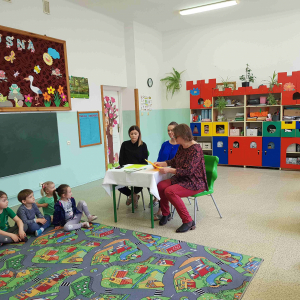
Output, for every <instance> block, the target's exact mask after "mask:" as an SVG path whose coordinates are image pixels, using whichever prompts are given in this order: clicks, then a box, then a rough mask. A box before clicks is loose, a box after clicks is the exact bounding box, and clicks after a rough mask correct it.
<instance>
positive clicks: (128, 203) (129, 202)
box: [126, 196, 132, 206]
mask: <svg viewBox="0 0 300 300" xmlns="http://www.w3.org/2000/svg"><path fill="white" fill-rule="evenodd" d="M131 203H132V200H131V196H128V197H127V200H126V205H127V206H129V205H130V204H131Z"/></svg>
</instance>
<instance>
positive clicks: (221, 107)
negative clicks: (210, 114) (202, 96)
mask: <svg viewBox="0 0 300 300" xmlns="http://www.w3.org/2000/svg"><path fill="white" fill-rule="evenodd" d="M216 102H217V109H218V111H219V113H220V114H221V115H222V114H223V110H224V108H225V107H226V104H227V102H226V100H225V98H224V97H218V99H217V101H216Z"/></svg>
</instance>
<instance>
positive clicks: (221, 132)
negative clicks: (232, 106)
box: [213, 122, 228, 136]
mask: <svg viewBox="0 0 300 300" xmlns="http://www.w3.org/2000/svg"><path fill="white" fill-rule="evenodd" d="M213 136H228V122H213Z"/></svg>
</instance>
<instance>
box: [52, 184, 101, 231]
mask: <svg viewBox="0 0 300 300" xmlns="http://www.w3.org/2000/svg"><path fill="white" fill-rule="evenodd" d="M57 195H58V196H59V197H60V200H58V197H57ZM53 196H54V202H55V205H54V214H53V225H54V226H56V228H57V227H63V228H64V230H65V231H71V230H75V229H79V228H81V227H84V228H89V227H90V224H89V222H91V221H94V220H96V219H97V216H94V215H91V214H90V212H89V210H88V207H87V204H86V203H85V201H79V202H78V205H77V207H76V202H75V199H74V198H73V197H72V191H71V188H70V187H69V186H68V185H67V184H61V185H60V186H59V187H58V188H57V189H56V190H55V191H54V193H53ZM82 212H84V214H85V215H86V216H87V218H88V222H83V223H80V221H81V218H82Z"/></svg>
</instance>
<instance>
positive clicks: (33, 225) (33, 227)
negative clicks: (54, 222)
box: [27, 215, 51, 233]
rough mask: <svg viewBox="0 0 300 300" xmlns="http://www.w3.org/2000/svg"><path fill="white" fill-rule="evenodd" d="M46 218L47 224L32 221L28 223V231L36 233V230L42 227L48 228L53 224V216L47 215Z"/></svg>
mask: <svg viewBox="0 0 300 300" xmlns="http://www.w3.org/2000/svg"><path fill="white" fill-rule="evenodd" d="M44 218H45V219H46V220H47V222H46V223H45V224H40V223H35V222H34V223H31V224H29V225H28V230H27V232H28V233H34V232H35V231H36V230H39V229H40V228H44V229H46V228H48V227H49V226H50V225H51V217H50V216H48V215H46V216H44Z"/></svg>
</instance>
